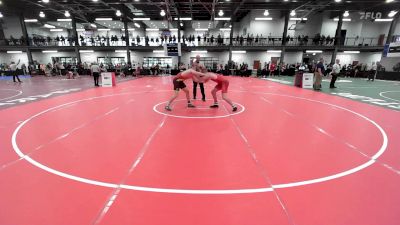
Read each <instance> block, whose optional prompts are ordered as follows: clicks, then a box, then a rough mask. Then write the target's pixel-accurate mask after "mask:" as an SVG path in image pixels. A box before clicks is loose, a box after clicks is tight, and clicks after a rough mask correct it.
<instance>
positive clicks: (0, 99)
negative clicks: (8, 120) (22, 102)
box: [0, 89, 22, 101]
mask: <svg viewBox="0 0 400 225" xmlns="http://www.w3.org/2000/svg"><path fill="white" fill-rule="evenodd" d="M1 90H8V91H16V92H18V94H16V95H13V96H10V97H7V98H0V101H3V100H6V99H10V98H14V97H17V96H20V95H22V91H20V90H14V89H0V91H1Z"/></svg>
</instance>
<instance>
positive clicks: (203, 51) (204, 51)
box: [191, 50, 207, 53]
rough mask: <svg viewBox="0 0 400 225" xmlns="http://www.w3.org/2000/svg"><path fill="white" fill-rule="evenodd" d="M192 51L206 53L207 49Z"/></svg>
mask: <svg viewBox="0 0 400 225" xmlns="http://www.w3.org/2000/svg"><path fill="white" fill-rule="evenodd" d="M191 52H192V53H207V50H193V51H191Z"/></svg>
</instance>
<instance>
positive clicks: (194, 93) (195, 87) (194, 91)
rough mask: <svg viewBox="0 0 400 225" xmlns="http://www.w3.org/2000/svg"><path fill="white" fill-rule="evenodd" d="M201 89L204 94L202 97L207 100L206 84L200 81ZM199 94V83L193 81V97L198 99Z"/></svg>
mask: <svg viewBox="0 0 400 225" xmlns="http://www.w3.org/2000/svg"><path fill="white" fill-rule="evenodd" d="M200 91H201V95H202V99H203V100H206V94H205V93H204V84H203V83H200ZM196 95H197V83H196V82H194V81H193V98H194V99H196Z"/></svg>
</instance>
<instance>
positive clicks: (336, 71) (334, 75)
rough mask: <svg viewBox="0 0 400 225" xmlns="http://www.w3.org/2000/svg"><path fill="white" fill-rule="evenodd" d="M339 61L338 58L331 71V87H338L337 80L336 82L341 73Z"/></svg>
mask: <svg viewBox="0 0 400 225" xmlns="http://www.w3.org/2000/svg"><path fill="white" fill-rule="evenodd" d="M339 63H340V60H339V59H336V63H335V64H333V67H332V73H331V75H332V79H331V84H330V85H329V88H336V86H335V82H336V79H337V77H338V76H339V74H340V68H341V67H340V64H339Z"/></svg>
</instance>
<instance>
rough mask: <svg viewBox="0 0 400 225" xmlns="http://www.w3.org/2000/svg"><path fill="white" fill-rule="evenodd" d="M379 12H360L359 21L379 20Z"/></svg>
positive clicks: (380, 14) (380, 15)
mask: <svg viewBox="0 0 400 225" xmlns="http://www.w3.org/2000/svg"><path fill="white" fill-rule="evenodd" d="M381 18H382V13H381V12H360V20H374V19H381Z"/></svg>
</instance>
